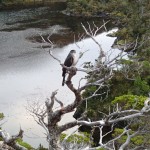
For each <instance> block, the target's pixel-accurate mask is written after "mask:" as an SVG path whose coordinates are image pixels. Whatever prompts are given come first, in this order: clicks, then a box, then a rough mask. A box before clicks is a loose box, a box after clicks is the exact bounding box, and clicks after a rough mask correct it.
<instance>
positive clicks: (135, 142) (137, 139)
mask: <svg viewBox="0 0 150 150" xmlns="http://www.w3.org/2000/svg"><path fill="white" fill-rule="evenodd" d="M123 131H124V130H123V129H119V128H116V129H115V130H114V132H113V134H112V136H113V138H115V137H117V136H119V135H120V134H122V133H123ZM133 133H134V131H132V130H131V131H130V132H129V134H133ZM147 137H148V136H147ZM126 139H127V135H126V134H124V135H123V136H122V137H121V138H120V139H118V140H117V141H116V144H117V146H119V145H121V144H123V143H125V141H126ZM142 144H146V145H147V144H149V140H147V141H145V137H144V136H143V135H136V136H134V137H132V138H131V142H130V144H129V146H128V148H134V147H136V146H140V145H142Z"/></svg>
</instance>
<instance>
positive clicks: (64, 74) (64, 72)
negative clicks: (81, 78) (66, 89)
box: [62, 68, 66, 86]
mask: <svg viewBox="0 0 150 150" xmlns="http://www.w3.org/2000/svg"><path fill="white" fill-rule="evenodd" d="M62 76H63V81H62V86H64V84H65V76H66V69H65V68H63V73H62Z"/></svg>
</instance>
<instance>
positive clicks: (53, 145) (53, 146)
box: [49, 128, 61, 150]
mask: <svg viewBox="0 0 150 150" xmlns="http://www.w3.org/2000/svg"><path fill="white" fill-rule="evenodd" d="M49 133H50V139H49V150H61V146H60V140H59V138H60V134H59V133H58V132H57V129H56V128H53V129H51V130H49Z"/></svg>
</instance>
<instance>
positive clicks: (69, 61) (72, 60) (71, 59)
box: [62, 50, 77, 86]
mask: <svg viewBox="0 0 150 150" xmlns="http://www.w3.org/2000/svg"><path fill="white" fill-rule="evenodd" d="M76 62H77V59H76V51H75V50H71V51H70V52H69V54H68V56H67V58H66V59H65V62H64V65H65V66H66V67H71V66H74V65H75V64H76ZM66 73H67V69H66V68H62V76H63V81H62V86H64V84H65V76H66Z"/></svg>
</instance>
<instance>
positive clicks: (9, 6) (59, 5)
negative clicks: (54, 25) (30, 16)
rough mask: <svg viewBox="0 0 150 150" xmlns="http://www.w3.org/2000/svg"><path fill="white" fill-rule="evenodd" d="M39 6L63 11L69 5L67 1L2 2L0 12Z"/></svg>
mask: <svg viewBox="0 0 150 150" xmlns="http://www.w3.org/2000/svg"><path fill="white" fill-rule="evenodd" d="M38 7H49V8H50V9H51V10H52V11H54V10H57V11H62V10H65V9H66V7H67V3H66V2H42V1H38V2H34V1H33V2H23V3H21V2H18V3H15V2H14V3H1V4H0V12H1V11H9V10H10V11H11V10H21V9H27V8H38Z"/></svg>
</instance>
